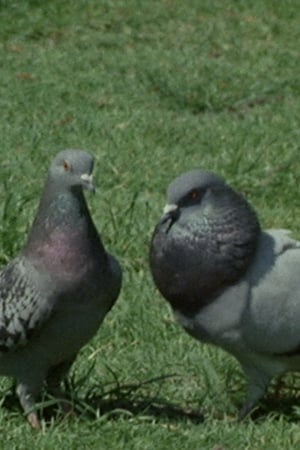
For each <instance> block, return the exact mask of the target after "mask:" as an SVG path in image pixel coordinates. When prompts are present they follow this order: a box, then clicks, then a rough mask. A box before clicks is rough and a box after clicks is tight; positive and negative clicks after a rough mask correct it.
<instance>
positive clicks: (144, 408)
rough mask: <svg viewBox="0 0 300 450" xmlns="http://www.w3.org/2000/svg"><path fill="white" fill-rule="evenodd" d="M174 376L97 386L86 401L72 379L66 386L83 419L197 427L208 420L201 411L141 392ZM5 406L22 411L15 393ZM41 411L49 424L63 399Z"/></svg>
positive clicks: (46, 403) (47, 401)
mask: <svg viewBox="0 0 300 450" xmlns="http://www.w3.org/2000/svg"><path fill="white" fill-rule="evenodd" d="M174 376H175V375H167V376H161V377H156V378H153V379H150V380H147V381H143V382H140V383H130V384H121V383H119V382H116V383H114V386H113V387H112V388H110V389H107V386H102V385H98V386H93V387H92V388H91V389H90V390H89V391H88V393H86V394H85V395H84V397H83V398H82V397H80V396H79V394H78V386H77V385H76V384H75V386H72V380H71V382H68V383H67V385H66V400H67V402H70V405H72V408H73V410H74V412H75V415H76V416H77V417H80V418H82V419H83V420H95V419H96V418H97V419H98V418H99V417H103V419H104V418H105V419H106V420H117V419H118V418H120V417H122V418H126V417H128V418H129V419H130V418H132V417H140V418H142V419H144V420H147V419H151V420H153V419H154V420H158V421H159V420H170V421H186V420H188V421H190V422H192V423H195V424H199V423H202V422H203V420H204V417H203V414H202V413H201V412H200V411H199V410H192V409H189V408H184V407H181V406H179V405H176V404H174V403H172V402H169V401H168V400H165V399H163V398H161V397H160V396H158V395H152V394H143V393H141V390H142V389H143V388H144V387H145V386H146V385H150V384H155V383H159V382H161V381H164V380H166V379H169V378H172V377H174ZM2 407H5V408H7V409H8V410H14V411H16V410H20V411H21V409H20V405H19V402H18V399H17V397H16V395H15V394H14V393H13V392H12V391H10V392H8V393H6V394H5V397H4V399H3V402H2ZM37 408H38V410H40V416H41V417H43V419H45V420H46V421H49V420H51V419H52V418H53V417H58V416H60V415H61V414H62V410H61V406H60V404H59V400H57V399H54V398H51V397H50V396H48V395H47V394H45V396H44V399H43V401H42V402H40V403H39V404H38V406H37Z"/></svg>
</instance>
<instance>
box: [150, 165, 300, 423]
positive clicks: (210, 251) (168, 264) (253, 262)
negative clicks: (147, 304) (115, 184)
mask: <svg viewBox="0 0 300 450" xmlns="http://www.w3.org/2000/svg"><path fill="white" fill-rule="evenodd" d="M167 203H168V204H167V206H166V207H165V210H164V214H163V216H162V218H161V220H160V222H159V223H158V225H157V226H156V228H155V230H154V233H153V237H152V242H151V248H150V268H151V271H152V275H153V279H154V282H155V284H156V285H157V287H158V289H159V291H160V293H161V294H162V295H163V296H164V297H165V298H166V299H167V301H168V302H169V303H170V305H171V307H172V309H173V311H174V314H175V317H176V318H177V320H178V322H179V323H180V324H181V325H182V326H183V327H184V329H185V330H186V331H187V332H188V333H189V334H191V335H192V336H193V337H195V338H196V339H198V340H200V341H203V342H208V343H212V344H214V345H216V346H220V347H221V348H223V349H224V350H226V351H227V352H229V353H231V354H232V355H234V356H235V357H236V358H237V360H238V361H239V362H240V364H241V366H242V368H243V370H244V373H245V375H246V378H247V380H248V382H249V391H248V396H247V399H246V401H245V403H244V405H243V406H242V408H241V410H240V414H239V418H240V419H242V418H243V417H245V416H246V415H247V414H248V413H249V412H250V411H251V410H252V409H253V407H254V406H255V404H256V403H257V402H258V400H259V399H260V398H261V397H262V396H263V394H264V392H265V390H266V388H267V386H268V384H269V382H270V380H271V379H272V377H274V376H276V375H280V374H283V373H285V372H287V371H300V242H297V241H295V240H293V239H292V238H291V237H289V232H287V231H286V230H268V231H262V230H261V228H260V225H259V222H258V219H257V215H256V213H255V212H254V210H253V209H252V207H251V206H250V205H249V203H248V202H247V201H246V200H245V199H244V198H243V197H242V196H241V195H240V194H239V193H237V192H235V191H234V190H233V189H232V188H231V187H230V186H229V185H227V184H226V183H225V182H224V181H223V180H222V179H221V178H220V177H218V176H216V175H215V174H213V173H211V172H207V171H202V170H193V171H190V172H187V173H184V174H183V175H181V176H179V177H178V178H176V179H175V180H174V181H173V182H172V183H171V185H170V186H169V188H168V192H167Z"/></svg>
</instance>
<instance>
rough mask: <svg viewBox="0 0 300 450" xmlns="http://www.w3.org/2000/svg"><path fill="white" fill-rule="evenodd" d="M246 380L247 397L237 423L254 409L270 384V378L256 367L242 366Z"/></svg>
mask: <svg viewBox="0 0 300 450" xmlns="http://www.w3.org/2000/svg"><path fill="white" fill-rule="evenodd" d="M242 367H243V370H244V372H245V375H246V378H247V379H248V383H249V387H248V395H247V399H246V401H245V403H244V404H243V406H242V408H241V409H240V412H239V416H238V421H239V422H240V421H241V420H243V419H244V418H245V417H246V416H247V415H248V414H249V413H250V412H251V410H252V409H253V408H254V406H255V405H256V404H257V402H258V401H259V400H260V399H261V398H262V397H263V395H264V393H265V392H266V389H267V386H268V384H269V383H270V380H271V376H270V375H269V374H267V373H265V372H262V370H261V369H259V368H256V367H253V366H251V367H249V366H248V367H246V366H245V365H243V366H242Z"/></svg>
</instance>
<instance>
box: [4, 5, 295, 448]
mask: <svg viewBox="0 0 300 450" xmlns="http://www.w3.org/2000/svg"><path fill="white" fill-rule="evenodd" d="M299 23H300V9H299V5H297V2H293V1H291V0H286V1H285V2H279V1H278V2H275V1H274V0H262V1H260V2H258V1H255V0H249V1H247V2H245V1H242V0H236V1H234V0H223V1H220V0H202V1H199V0H187V1H185V2H183V1H180V0H173V1H172V0H160V1H159V0H152V1H151V2H150V1H146V0H140V1H139V0H115V1H109V0H103V1H101V2H99V1H96V0H77V1H76V2H74V1H73V2H71V1H70V0H66V1H60V0H52V1H51V2H50V1H49V2H45V1H43V0H31V1H30V0H23V1H8V0H0V67H1V77H0V112H1V116H0V117H1V120H0V136H1V147H0V164H1V165H0V186H1V187H0V189H1V190H0V213H1V221H0V264H1V265H4V264H6V263H7V262H8V261H9V260H10V259H11V258H12V257H13V256H14V255H16V254H17V253H18V251H19V249H20V248H21V247H22V244H23V243H24V241H25V239H26V234H27V232H28V230H29V228H30V226H31V223H32V220H33V217H34V214H35V211H36V208H37V204H38V200H39V196H40V193H41V190H42V186H43V182H44V179H45V176H46V172H47V168H48V166H49V163H50V161H51V159H52V157H53V156H54V155H55V154H56V152H58V151H59V150H61V149H64V148H82V149H86V150H89V151H90V152H92V153H93V154H94V155H95V158H96V162H97V164H96V173H95V179H96V185H97V192H96V195H95V196H92V195H90V194H87V200H88V203H89V205H90V209H91V211H92V214H93V218H94V221H95V223H96V224H97V227H98V229H99V230H100V232H101V236H102V238H103V241H104V243H105V246H106V248H107V249H108V250H109V251H111V252H112V253H114V254H115V255H116V256H117V257H118V258H119V260H120V262H121V263H122V266H123V270H124V283H123V290H122V294H121V296H120V298H119V300H118V302H117V304H116V305H115V307H114V308H113V309H112V311H111V312H110V313H109V315H108V316H107V318H106V320H105V322H104V324H103V326H102V327H101V329H100V330H99V332H98V334H97V336H96V337H95V338H94V339H93V340H92V341H91V342H90V343H89V345H87V346H86V347H85V348H84V349H83V351H82V352H81V353H80V355H79V357H78V359H77V361H76V363H75V364H74V366H73V369H72V372H71V377H70V381H69V388H70V389H69V390H70V395H72V396H73V398H74V401H75V403H76V408H77V416H76V417H75V418H74V417H73V418H61V417H53V418H52V419H51V418H50V419H49V420H48V421H47V423H45V427H44V429H43V431H42V432H40V433H36V432H34V431H33V430H31V429H30V428H29V426H28V424H27V423H26V421H25V420H24V417H23V415H22V412H21V410H20V409H19V407H18V403H17V402H16V401H15V400H14V398H13V397H12V396H11V394H10V388H11V384H12V383H11V380H8V379H6V378H1V379H0V393H1V402H0V403H1V404H2V408H0V436H1V437H0V447H1V448H3V449H5V450H6V449H9V450H12V449H18V450H19V449H24V450H25V449H26V450H27V449H29V448H31V449H39V450H44V449H45V450H46V449H57V448H60V447H61V448H64V449H112V450H114V449H116V450H123V449H124V450H148V449H149V450H150V449H151V450H152V449H157V450H161V449H168V450H169V449H174V450H177V449H178V450H194V449H197V450H198V449H200V450H202V449H204V450H206V449H208V450H229V449H230V450H231V449H236V450H240V449H251V450H253V449H255V450H262V449H266V450H267V449H268V450H269V449H285V450H287V449H293V450H294V449H297V448H299V449H300V431H299V418H300V407H299V398H300V397H299V388H300V379H299V376H298V377H297V375H296V374H294V375H289V376H287V377H285V378H284V379H283V380H282V386H281V387H280V389H278V386H277V387H276V383H274V385H273V386H272V387H271V388H270V390H269V393H268V395H267V396H266V398H265V400H264V401H263V402H262V404H261V407H260V409H259V410H258V411H257V414H256V416H255V417H254V418H253V419H247V420H245V421H244V422H243V423H242V424H237V423H236V421H235V419H236V417H237V412H238V408H239V406H240V405H241V403H242V401H243V399H244V396H245V388H246V386H245V380H244V377H243V374H242V373H241V370H240V368H239V366H238V364H237V362H236V361H235V360H234V359H233V358H232V357H231V356H229V355H227V354H225V353H224V352H223V351H222V350H220V349H216V348H213V347H210V346H207V345H202V344H200V343H199V342H197V341H195V340H193V339H192V338H191V337H189V336H188V335H187V334H185V333H184V331H183V330H182V329H181V328H180V327H179V326H178V325H177V324H176V323H175V322H174V320H173V317H172V313H171V311H170V309H169V307H168V305H167V302H165V301H164V300H163V299H162V298H161V297H160V295H159V294H158V292H157V291H156V289H155V287H154V286H153V283H152V280H151V277H150V274H149V268H148V261H147V259H148V248H149V241H150V237H151V233H152V230H153V227H154V225H155V223H156V222H157V220H158V219H159V217H160V214H161V212H162V208H163V206H164V204H165V190H166V187H167V185H168V184H169V182H170V181H171V180H172V179H173V178H174V177H175V176H176V175H178V174H180V173H181V172H183V171H185V170H188V169H191V168H198V167H200V168H206V169H210V170H213V171H215V172H217V173H218V174H220V175H222V176H223V177H225V178H226V179H227V181H228V182H229V183H231V184H232V185H233V186H234V187H235V188H236V189H238V190H239V191H241V192H242V193H243V194H244V195H245V196H246V197H247V198H248V199H249V200H250V201H251V203H252V204H253V205H254V207H255V208H256V210H257V211H258V213H259V217H260V219H261V223H262V225H263V226H264V227H268V228H272V227H281V228H290V229H292V230H293V231H294V235H295V236H296V237H297V236H298V237H300V202H299V181H300V158H299V134H300V128H299V117H300V101H299V94H300V76H299V74H300V58H299V42H300V39H299V38H300V26H299ZM297 399H298V402H297Z"/></svg>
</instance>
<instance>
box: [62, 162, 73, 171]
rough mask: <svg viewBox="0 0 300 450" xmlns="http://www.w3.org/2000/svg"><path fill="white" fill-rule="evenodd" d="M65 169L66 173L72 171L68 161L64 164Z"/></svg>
mask: <svg viewBox="0 0 300 450" xmlns="http://www.w3.org/2000/svg"><path fill="white" fill-rule="evenodd" d="M63 168H64V169H65V171H66V172H71V170H72V166H71V164H70V163H69V162H68V161H66V160H65V161H64V162H63Z"/></svg>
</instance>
